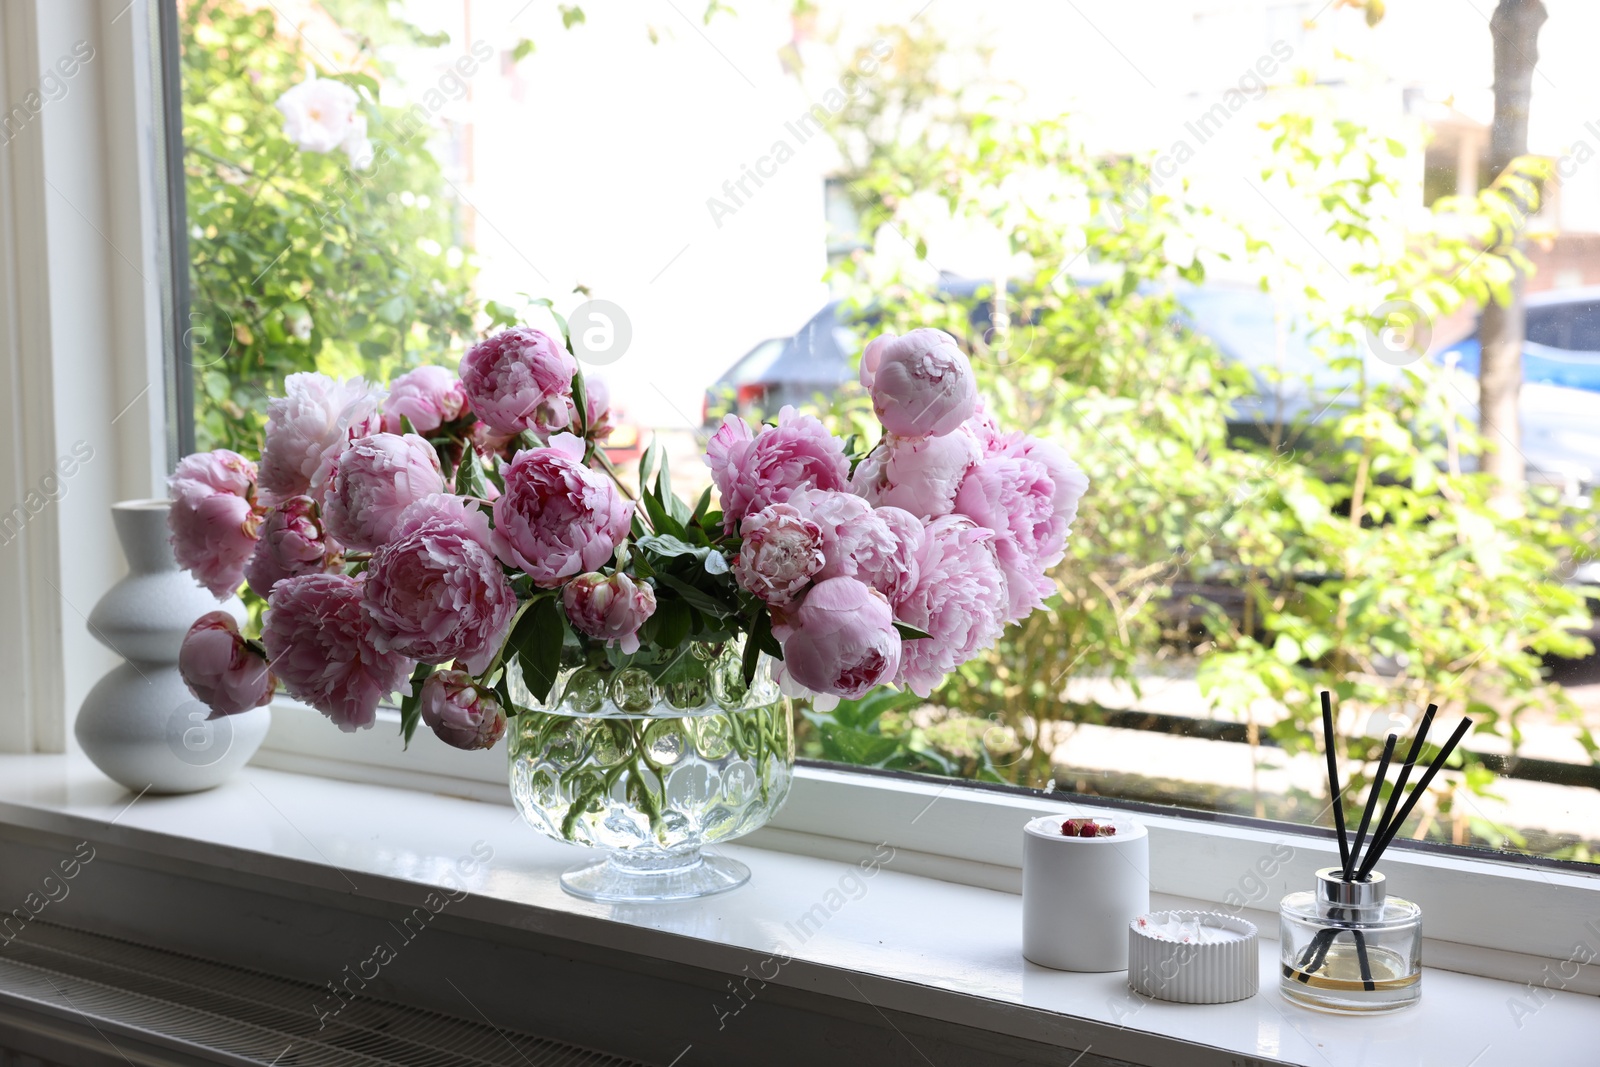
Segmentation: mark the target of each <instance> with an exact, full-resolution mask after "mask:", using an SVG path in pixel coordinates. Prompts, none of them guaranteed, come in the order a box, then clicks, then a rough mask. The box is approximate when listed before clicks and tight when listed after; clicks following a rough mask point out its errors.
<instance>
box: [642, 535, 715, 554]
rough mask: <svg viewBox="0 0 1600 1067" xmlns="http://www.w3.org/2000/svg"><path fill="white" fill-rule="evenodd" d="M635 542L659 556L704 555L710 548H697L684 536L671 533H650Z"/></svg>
mask: <svg viewBox="0 0 1600 1067" xmlns="http://www.w3.org/2000/svg"><path fill="white" fill-rule="evenodd" d="M634 544H636V545H638V546H639V547H640V548H642V549H645V550H646V551H648V552H654V553H655V554H656V555H658V556H703V555H705V554H706V553H707V552H708V551H710V550H709V549H705V548H696V547H695V546H694V545H691V544H689V543H688V542H686V541H684V540H683V539H682V538H679V537H673V536H672V535H671V534H662V533H658V534H648V535H646V536H644V537H638V538H635V539H634Z"/></svg>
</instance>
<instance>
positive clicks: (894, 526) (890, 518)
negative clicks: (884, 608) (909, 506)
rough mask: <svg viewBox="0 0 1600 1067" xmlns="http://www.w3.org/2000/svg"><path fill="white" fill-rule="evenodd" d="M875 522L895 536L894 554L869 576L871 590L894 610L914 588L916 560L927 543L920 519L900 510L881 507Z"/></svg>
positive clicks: (916, 571)
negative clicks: (882, 597)
mask: <svg viewBox="0 0 1600 1067" xmlns="http://www.w3.org/2000/svg"><path fill="white" fill-rule="evenodd" d="M878 519H879V520H880V521H881V522H883V524H884V525H885V526H887V527H888V528H889V532H890V533H892V534H893V535H894V539H895V546H894V552H893V553H892V554H890V555H889V557H888V558H886V559H884V560H883V561H882V563H881V565H880V566H879V567H878V568H877V569H876V570H875V571H874V572H873V573H872V574H871V575H869V576H868V580H869V581H870V582H871V583H872V587H873V588H874V589H876V590H877V591H878V592H880V593H882V594H883V595H884V596H886V597H888V598H889V603H890V604H891V605H893V606H895V607H897V608H898V607H899V606H900V602H901V601H902V600H904V599H905V598H906V597H907V596H909V595H910V594H911V591H912V590H913V589H915V588H916V587H917V575H918V573H919V571H918V567H917V557H918V556H920V555H921V554H922V546H923V543H924V542H925V540H926V534H925V533H924V532H923V526H922V520H921V519H919V518H917V517H916V516H915V515H913V514H911V512H909V511H906V510H904V509H902V508H892V507H881V508H879V509H878Z"/></svg>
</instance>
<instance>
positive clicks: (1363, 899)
mask: <svg viewBox="0 0 1600 1067" xmlns="http://www.w3.org/2000/svg"><path fill="white" fill-rule="evenodd" d="M1388 895H1389V890H1388V887H1387V886H1386V885H1385V884H1384V877H1383V875H1382V873H1380V872H1378V871H1373V872H1371V873H1370V874H1368V875H1367V880H1366V881H1364V882H1347V881H1345V880H1344V872H1343V871H1342V870H1340V869H1339V868H1338V867H1324V868H1322V870H1320V871H1318V872H1317V900H1319V901H1321V902H1322V903H1324V904H1332V905H1334V906H1336V907H1341V908H1374V907H1377V906H1378V905H1380V904H1382V903H1383V901H1384V898H1385V897H1387V896H1388Z"/></svg>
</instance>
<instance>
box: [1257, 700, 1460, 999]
mask: <svg viewBox="0 0 1600 1067" xmlns="http://www.w3.org/2000/svg"><path fill="white" fill-rule="evenodd" d="M1437 711H1438V706H1437V705H1435V704H1429V705H1428V710H1427V712H1426V713H1425V714H1424V715H1423V718H1422V722H1421V724H1420V725H1419V726H1418V728H1417V733H1416V736H1415V737H1414V738H1412V741H1411V746H1410V748H1409V749H1408V750H1407V751H1406V757H1405V760H1404V762H1403V764H1402V765H1401V768H1400V773H1399V775H1398V776H1397V777H1396V779H1395V784H1394V788H1393V789H1392V790H1391V791H1390V794H1389V799H1388V801H1387V802H1386V803H1385V805H1384V808H1383V814H1382V815H1381V816H1380V817H1379V819H1378V825H1377V826H1376V827H1373V826H1372V816H1373V813H1374V812H1375V811H1376V810H1377V807H1378V800H1379V798H1380V797H1381V796H1382V795H1383V786H1384V780H1385V779H1386V778H1387V776H1388V773H1389V767H1390V764H1391V763H1392V761H1393V760H1394V750H1395V746H1396V744H1397V743H1398V741H1399V738H1398V736H1397V735H1395V734H1390V735H1389V736H1388V738H1387V739H1386V740H1385V741H1384V746H1383V755H1382V756H1381V757H1380V758H1379V760H1378V769H1377V773H1376V774H1375V775H1374V776H1373V779H1372V788H1371V791H1370V792H1369V793H1368V794H1367V803H1366V807H1365V808H1364V809H1363V811H1362V814H1361V823H1360V827H1359V828H1358V829H1357V831H1356V837H1355V841H1354V842H1351V841H1349V840H1348V838H1347V835H1346V829H1345V822H1344V799H1343V794H1344V789H1343V786H1342V785H1341V784H1340V782H1339V765H1338V761H1337V759H1336V757H1335V749H1334V729H1333V704H1332V695H1331V694H1330V693H1329V692H1327V691H1326V690H1324V691H1323V693H1322V733H1323V741H1324V747H1325V748H1326V750H1327V757H1328V794H1329V796H1330V798H1331V799H1332V807H1333V821H1334V826H1335V828H1336V829H1337V831H1338V835H1339V859H1340V861H1341V865H1340V867H1339V868H1338V870H1339V876H1340V879H1341V880H1342V881H1344V882H1367V881H1369V880H1370V879H1371V876H1372V871H1373V868H1374V867H1375V866H1376V865H1377V862H1378V860H1379V859H1380V858H1381V857H1382V855H1383V852H1384V850H1385V849H1387V848H1388V847H1389V843H1390V842H1391V841H1393V840H1394V838H1395V835H1396V834H1398V833H1399V832H1400V827H1401V826H1402V825H1404V823H1405V821H1406V819H1407V818H1408V817H1409V816H1410V815H1411V811H1412V809H1413V808H1415V807H1416V805H1417V803H1418V801H1420V800H1421V799H1422V797H1423V795H1424V794H1425V793H1426V792H1427V791H1428V786H1429V785H1431V784H1432V782H1433V779H1434V776H1435V775H1437V774H1438V773H1439V770H1440V769H1441V768H1442V767H1443V766H1444V765H1445V763H1446V762H1447V761H1448V760H1449V759H1450V756H1451V754H1452V753H1454V752H1455V749H1456V746H1457V745H1458V744H1460V742H1461V739H1462V738H1463V737H1465V736H1466V734H1467V731H1468V730H1469V729H1471V728H1472V720H1471V719H1466V718H1463V719H1462V720H1461V722H1460V723H1459V724H1458V725H1457V726H1456V729H1455V732H1454V733H1452V734H1451V735H1450V740H1449V741H1447V742H1446V743H1445V744H1444V746H1443V747H1442V748H1441V749H1440V750H1439V752H1438V754H1437V755H1435V756H1434V758H1433V759H1432V760H1431V761H1430V762H1429V763H1428V765H1427V769H1426V770H1425V771H1424V772H1423V775H1422V778H1421V779H1420V780H1419V781H1418V782H1417V783H1416V784H1415V785H1414V786H1412V789H1411V792H1410V793H1409V794H1408V795H1405V796H1404V800H1403V802H1402V800H1401V797H1402V795H1403V794H1405V788H1406V784H1407V782H1408V781H1409V780H1410V777H1411V770H1412V768H1413V767H1414V766H1416V763H1417V759H1418V757H1419V756H1420V755H1421V753H1422V749H1423V746H1424V744H1425V742H1426V740H1427V736H1428V728H1429V727H1430V726H1431V725H1432V724H1433V716H1434V713H1435V712H1437ZM1369 828H1370V829H1372V837H1371V839H1370V840H1369V839H1368V838H1367V831H1368V829H1369ZM1363 845H1365V846H1366V848H1365V852H1363V849H1362V846H1363ZM1345 910H1347V909H1344V908H1335V909H1334V912H1335V913H1338V912H1342V911H1345ZM1356 914H1357V913H1356V912H1355V911H1354V910H1353V909H1351V910H1350V920H1354V919H1355V918H1356ZM1334 917H1335V918H1337V917H1338V916H1337V914H1335V915H1334ZM1345 932H1348V933H1349V934H1350V935H1351V939H1352V940H1353V941H1354V942H1355V950H1356V957H1357V960H1358V963H1359V966H1360V970H1361V983H1362V986H1363V987H1364V988H1365V989H1366V990H1367V991H1368V992H1371V991H1373V990H1374V988H1375V983H1374V980H1373V975H1372V967H1371V962H1370V959H1369V957H1368V953H1367V944H1366V938H1365V937H1364V936H1363V934H1362V932H1361V930H1359V929H1351V930H1346V929H1344V928H1342V927H1328V928H1326V929H1323V930H1320V931H1318V933H1317V935H1316V936H1315V937H1314V938H1312V940H1311V942H1310V943H1309V944H1307V945H1306V947H1305V950H1304V952H1303V953H1301V955H1300V958H1299V960H1298V961H1297V962H1298V968H1299V972H1300V973H1299V974H1298V975H1296V976H1295V977H1296V978H1297V979H1298V980H1299V981H1301V982H1308V981H1310V978H1311V975H1312V974H1314V973H1315V972H1317V971H1318V970H1320V969H1321V968H1322V967H1323V965H1324V964H1325V963H1326V962H1327V958H1328V950H1329V949H1330V948H1332V946H1333V942H1334V939H1335V938H1336V937H1337V936H1338V935H1339V934H1340V933H1345ZM1286 973H1287V972H1286Z"/></svg>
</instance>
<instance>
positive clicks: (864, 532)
mask: <svg viewBox="0 0 1600 1067" xmlns="http://www.w3.org/2000/svg"><path fill="white" fill-rule="evenodd" d="M789 503H790V504H791V505H793V506H794V508H795V510H797V511H798V512H799V513H800V514H801V516H803V517H804V518H806V519H809V520H810V521H812V522H814V523H816V524H817V526H818V527H819V528H820V529H821V530H822V554H823V558H824V562H823V565H822V570H821V571H819V572H818V573H817V579H818V580H819V581H821V580H826V579H828V578H839V577H845V578H860V579H861V580H862V581H864V582H866V583H867V584H868V585H872V584H873V578H874V577H876V576H877V575H878V573H879V572H880V571H882V570H883V569H884V568H885V567H887V566H888V565H889V561H890V560H891V559H893V558H894V555H895V550H896V548H897V547H898V545H899V539H898V538H896V537H895V535H894V531H892V530H890V529H889V524H888V523H886V522H884V521H883V519H882V518H880V517H879V516H878V514H877V512H875V511H874V510H873V508H872V505H871V504H869V503H867V502H866V501H865V500H862V499H861V498H860V497H858V496H856V495H855V494H853V493H838V492H829V491H827V490H823V489H802V490H801V491H800V492H798V493H796V494H794V495H793V496H792V497H790V498H789Z"/></svg>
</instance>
